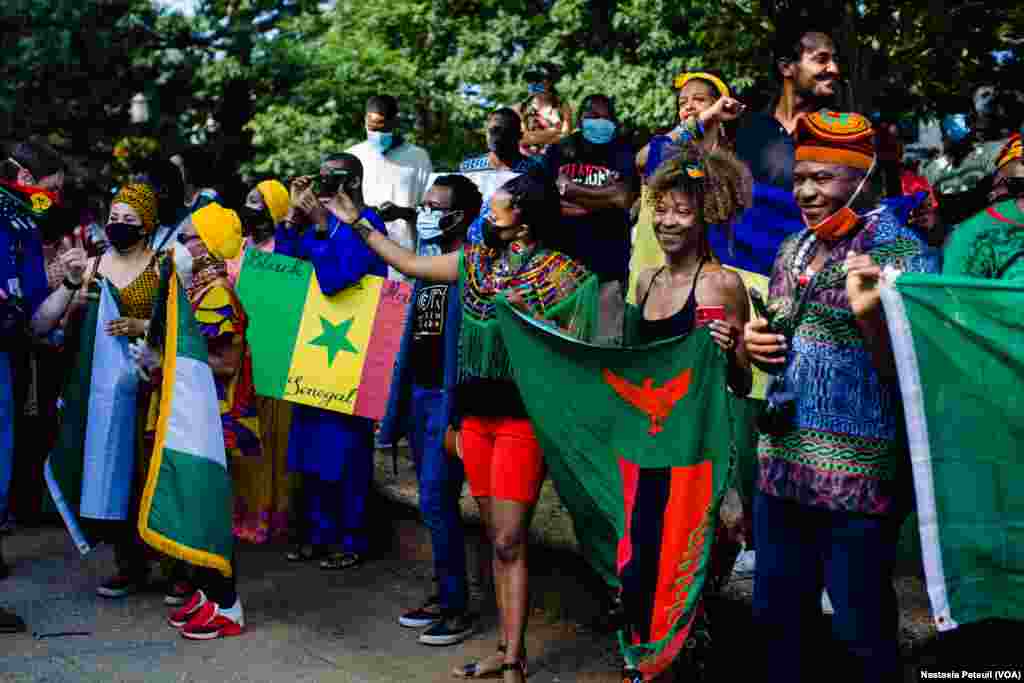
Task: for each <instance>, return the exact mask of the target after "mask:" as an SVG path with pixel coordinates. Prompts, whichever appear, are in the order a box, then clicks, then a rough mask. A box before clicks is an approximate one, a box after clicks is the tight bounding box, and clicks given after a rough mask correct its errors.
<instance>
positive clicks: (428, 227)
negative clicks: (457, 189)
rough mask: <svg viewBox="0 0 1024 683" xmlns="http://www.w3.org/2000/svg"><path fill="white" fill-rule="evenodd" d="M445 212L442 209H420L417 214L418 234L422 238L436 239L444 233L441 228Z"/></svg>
mask: <svg viewBox="0 0 1024 683" xmlns="http://www.w3.org/2000/svg"><path fill="white" fill-rule="evenodd" d="M444 213H445V212H444V211H442V210H441V209H427V208H423V209H420V211H419V213H417V214H416V234H417V235H419V236H420V239H421V240H424V241H426V240H434V239H437V238H438V237H440V236H441V235H443V234H444V230H442V229H441V219H442V218H444Z"/></svg>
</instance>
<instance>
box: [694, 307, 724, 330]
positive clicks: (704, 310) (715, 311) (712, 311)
mask: <svg viewBox="0 0 1024 683" xmlns="http://www.w3.org/2000/svg"><path fill="white" fill-rule="evenodd" d="M712 320H725V306H698V307H697V327H704V326H705V325H707V324H708V323H709V322H711V321H712Z"/></svg>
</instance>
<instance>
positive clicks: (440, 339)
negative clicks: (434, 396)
mask: <svg viewBox="0 0 1024 683" xmlns="http://www.w3.org/2000/svg"><path fill="white" fill-rule="evenodd" d="M450 290H451V286H450V285H444V284H440V285H424V286H423V287H421V288H420V291H419V294H418V295H417V297H416V301H415V305H414V308H413V315H414V316H415V317H414V318H413V321H412V351H411V359H410V360H411V361H412V368H413V370H412V373H413V382H414V383H415V384H416V385H417V386H421V387H425V388H427V389H437V388H439V387H440V386H441V385H442V384H443V383H444V327H445V324H446V323H447V320H446V317H447V314H448V296H449V292H450Z"/></svg>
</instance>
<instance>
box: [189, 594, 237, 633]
mask: <svg viewBox="0 0 1024 683" xmlns="http://www.w3.org/2000/svg"><path fill="white" fill-rule="evenodd" d="M243 631H245V615H243V614H242V601H241V600H237V599H236V600H235V604H234V605H232V606H231V607H230V608H228V609H224V608H222V607H221V606H220V605H218V604H217V603H215V602H207V603H206V604H205V605H203V606H202V607H201V608H200V610H199V611H198V612H197V613H196V615H195V616H194V617H192V620H191V621H189V622H188V623H187V624H186V625H185V627H184V628H183V629H181V635H182V636H183V637H185V638H188V639H189V640H213V639H214V638H227V637H230V636H240V635H242V632H243Z"/></svg>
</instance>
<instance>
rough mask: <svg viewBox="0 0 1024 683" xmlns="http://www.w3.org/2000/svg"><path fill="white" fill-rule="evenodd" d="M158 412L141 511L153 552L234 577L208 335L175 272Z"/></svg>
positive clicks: (225, 471)
mask: <svg viewBox="0 0 1024 683" xmlns="http://www.w3.org/2000/svg"><path fill="white" fill-rule="evenodd" d="M166 321H167V326H166V328H165V329H166V330H167V338H166V340H165V341H164V349H163V352H164V358H163V379H162V384H161V389H160V391H161V394H160V417H159V419H158V421H157V427H156V443H155V445H154V448H153V459H152V461H151V463H150V466H149V474H148V476H147V477H146V488H145V490H144V491H143V494H142V504H141V510H140V512H139V533H140V534H141V535H142V539H143V540H144V541H145V542H146V543H148V544H149V545H151V546H153V547H154V548H156V549H157V550H159V551H160V552H162V553H165V554H167V555H170V556H171V557H176V558H179V559H182V560H185V561H186V562H188V563H189V564H192V565H196V566H200V567H210V568H211V569H216V570H218V571H220V572H221V573H222V574H224V575H225V576H230V575H231V550H232V543H233V539H232V535H231V503H232V500H231V478H230V475H229V473H228V468H227V458H226V456H225V451H224V429H223V427H222V426H221V419H220V406H219V404H218V401H217V388H216V385H215V384H214V382H213V371H212V370H211V369H210V364H209V361H208V356H207V349H206V340H204V339H203V337H202V336H201V335H200V333H199V326H198V324H197V323H196V320H195V317H194V316H193V315H192V307H191V305H190V304H189V301H188V298H187V297H186V296H185V292H184V291H183V290H182V289H181V286H180V284H179V282H178V277H177V276H176V275H175V274H174V273H173V272H172V273H171V276H170V281H169V287H168V297H167V311H166Z"/></svg>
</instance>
